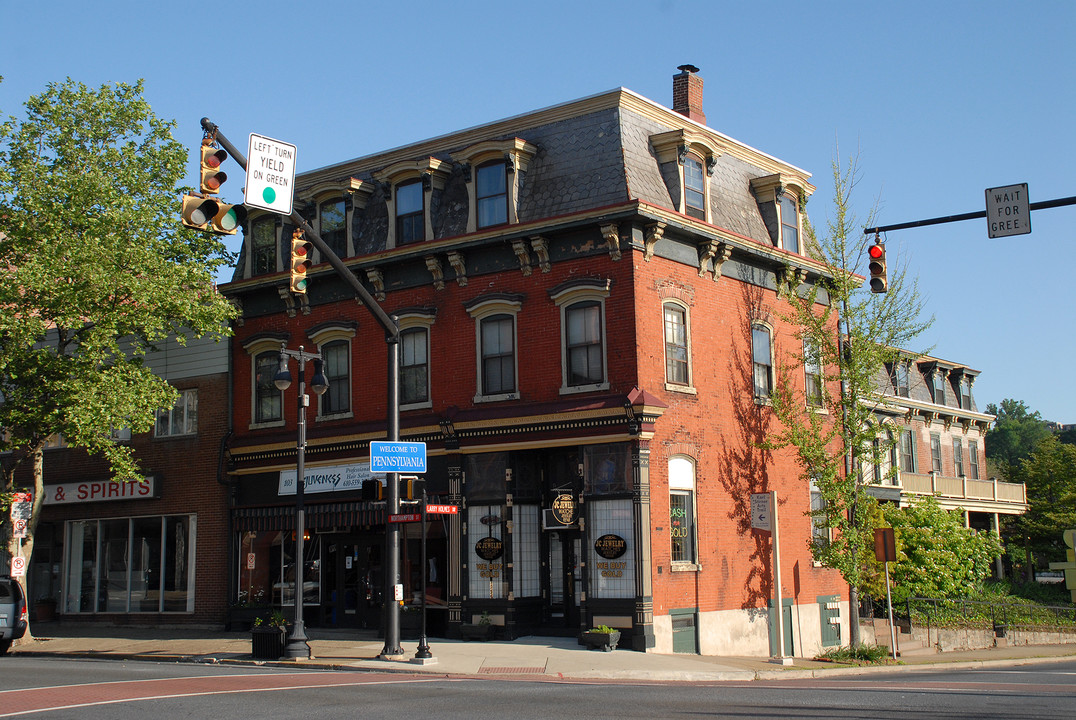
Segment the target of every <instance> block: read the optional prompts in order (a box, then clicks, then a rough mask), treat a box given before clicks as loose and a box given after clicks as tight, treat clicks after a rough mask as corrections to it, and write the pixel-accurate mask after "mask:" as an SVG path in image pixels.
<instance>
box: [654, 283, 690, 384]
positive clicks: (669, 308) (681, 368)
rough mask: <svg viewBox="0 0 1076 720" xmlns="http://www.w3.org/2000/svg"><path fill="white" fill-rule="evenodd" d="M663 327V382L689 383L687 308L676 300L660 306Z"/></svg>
mask: <svg viewBox="0 0 1076 720" xmlns="http://www.w3.org/2000/svg"><path fill="white" fill-rule="evenodd" d="M661 310H662V315H663V318H664V327H665V382H666V383H670V384H672V385H686V386H689V385H691V352H690V347H689V339H690V336H689V334H688V324H687V308H686V307H684V306H683V305H681V304H680V303H676V302H666V303H664V304H663V305H662V306H661Z"/></svg>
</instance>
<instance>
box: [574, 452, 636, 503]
mask: <svg viewBox="0 0 1076 720" xmlns="http://www.w3.org/2000/svg"><path fill="white" fill-rule="evenodd" d="M630 453H631V446H630V445H629V444H628V443H609V444H605V445H587V446H586V447H585V448H584V450H583V462H584V464H585V465H584V475H585V477H586V487H585V490H584V492H586V493H587V494H596V495H605V494H611V493H619V492H630V491H631V486H632V481H631V454H630Z"/></svg>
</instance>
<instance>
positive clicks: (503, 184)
mask: <svg viewBox="0 0 1076 720" xmlns="http://www.w3.org/2000/svg"><path fill="white" fill-rule="evenodd" d="M475 202H476V204H477V207H478V228H479V229H481V228H485V227H490V226H492V225H504V224H505V223H506V222H508V181H507V176H506V173H505V163H504V162H490V163H486V164H485V165H480V166H479V167H478V168H477V169H476V170H475Z"/></svg>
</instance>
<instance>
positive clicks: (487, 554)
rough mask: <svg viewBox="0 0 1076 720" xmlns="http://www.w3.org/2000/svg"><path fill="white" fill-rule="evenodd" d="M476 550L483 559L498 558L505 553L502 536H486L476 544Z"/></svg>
mask: <svg viewBox="0 0 1076 720" xmlns="http://www.w3.org/2000/svg"><path fill="white" fill-rule="evenodd" d="M474 552H475V555H477V556H478V557H480V558H482V559H483V560H496V559H497V558H499V557H500V556H501V555H503V554H504V542H503V541H502V540H501V539H500V538H495V537H484V538H482V539H481V540H479V541H478V542H476V543H475V544H474Z"/></svg>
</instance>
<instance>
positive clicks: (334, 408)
mask: <svg viewBox="0 0 1076 720" xmlns="http://www.w3.org/2000/svg"><path fill="white" fill-rule="evenodd" d="M307 336H308V337H309V338H310V339H311V340H312V341H313V342H314V345H316V346H317V348H318V352H319V353H320V354H321V362H322V368H321V371H322V372H323V373H324V374H325V379H326V380H328V381H329V389H328V390H326V391H325V393H324V394H323V395H321V396H320V397H319V399H318V419H319V420H321V419H323V418H324V419H327V418H337V419H339V418H343V417H350V416H351V415H352V414H353V411H352V407H351V344H352V340H353V339H354V337H355V324H354V323H353V322H342V321H330V322H328V323H324V324H322V325H318V326H317V327H313V328H309V329H308V330H307ZM306 373H307V375H306V381H307V383H309V382H310V379H311V378H312V377H313V376H314V375H313V373H314V370H313V365H312V364H310V363H307V365H306Z"/></svg>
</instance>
